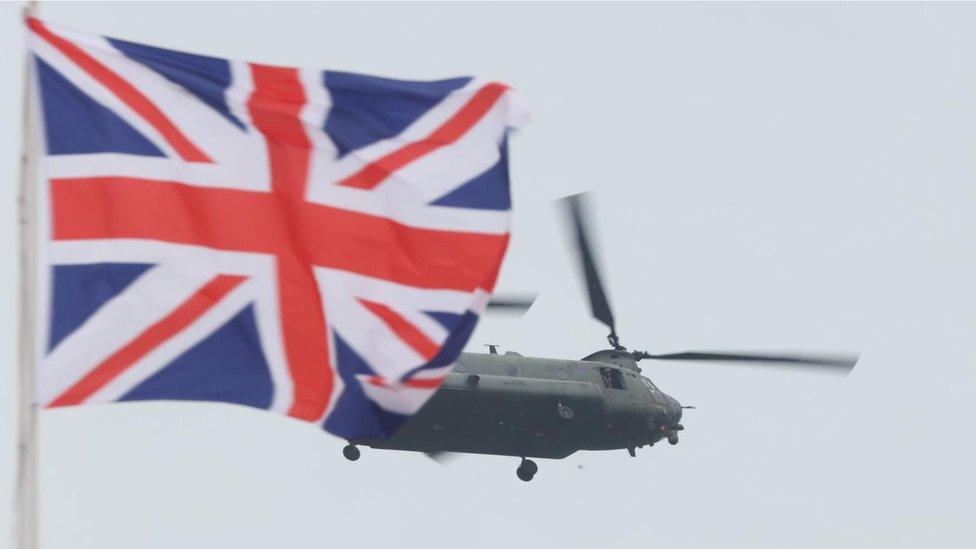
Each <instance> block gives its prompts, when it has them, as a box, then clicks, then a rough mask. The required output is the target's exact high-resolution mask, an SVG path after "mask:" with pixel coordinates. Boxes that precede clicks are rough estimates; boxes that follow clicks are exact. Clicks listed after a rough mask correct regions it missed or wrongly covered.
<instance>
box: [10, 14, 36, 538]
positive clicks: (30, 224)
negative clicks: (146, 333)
mask: <svg viewBox="0 0 976 549" xmlns="http://www.w3.org/2000/svg"><path fill="white" fill-rule="evenodd" d="M36 15H37V2H36V1H32V2H27V3H26V5H25V6H24V10H23V16H24V19H25V20H26V18H28V17H34V16H36ZM31 78H33V70H32V69H31V58H30V56H29V55H27V56H25V59H24V91H23V94H24V96H23V118H22V120H23V127H22V131H23V135H22V141H21V147H22V148H21V158H20V160H21V167H20V169H21V171H20V349H19V352H20V361H19V362H20V364H19V370H20V414H19V425H18V435H17V465H18V470H17V496H16V501H15V503H14V515H15V517H16V519H15V520H16V521H17V523H16V536H17V548H18V549H37V547H38V536H37V405H36V404H35V402H34V394H35V393H34V375H35V364H34V363H35V357H36V353H35V342H34V327H35V318H34V317H35V314H36V312H35V306H36V303H37V301H36V297H35V294H36V291H37V282H36V281H37V259H36V258H37V219H36V217H37V215H36V212H37V187H36V180H37V158H36V151H35V150H34V147H35V145H36V142H35V139H36V137H37V135H36V131H37V128H36V120H35V118H36V117H35V113H34V109H35V108H36V106H35V105H34V101H33V100H32V95H31V86H30V79H31Z"/></svg>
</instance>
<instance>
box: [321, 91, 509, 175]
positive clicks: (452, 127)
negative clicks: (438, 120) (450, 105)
mask: <svg viewBox="0 0 976 549" xmlns="http://www.w3.org/2000/svg"><path fill="white" fill-rule="evenodd" d="M507 89H508V88H507V87H506V86H505V85H504V84H499V83H498V82H492V83H490V84H487V85H486V86H485V87H483V88H481V89H480V90H478V92H477V93H475V94H474V97H472V98H471V100H470V101H468V102H467V103H465V105H464V106H463V107H461V109H460V110H458V111H457V112H456V113H454V116H452V117H451V118H450V119H448V120H447V122H444V123H443V124H441V126H440V127H439V128H437V129H436V130H434V132H433V133H431V134H430V135H428V136H427V137H426V138H424V139H422V140H420V141H415V142H413V143H410V144H408V145H405V146H403V147H401V148H400V149H397V150H395V151H393V152H391V153H389V154H387V155H386V156H383V157H382V158H379V159H378V160H374V161H373V162H372V163H370V164H368V165H366V166H364V167H363V168H362V169H361V170H359V171H358V172H356V173H354V174H352V175H351V176H349V177H347V178H346V179H343V180H342V181H340V182H339V185H344V186H347V187H355V188H357V189H373V188H375V187H376V186H377V185H379V184H380V183H382V182H383V181H384V180H385V179H386V178H387V177H389V176H390V174H392V173H393V172H395V171H397V170H399V169H400V168H402V167H404V166H406V165H407V164H409V163H411V162H413V161H414V160H417V159H418V158H420V157H422V156H424V155H427V154H430V153H432V152H434V151H436V150H437V149H439V148H441V147H444V146H446V145H450V144H451V143H454V142H455V141H457V140H458V139H460V138H461V136H462V135H464V134H465V133H467V131H468V130H470V129H471V128H472V127H473V126H474V125H475V124H477V123H478V121H479V120H481V118H482V117H484V115H485V114H486V113H487V112H488V111H489V110H491V108H492V106H494V105H495V103H496V102H497V101H498V99H499V98H500V97H501V96H502V94H503V93H505V91H506V90H507Z"/></svg>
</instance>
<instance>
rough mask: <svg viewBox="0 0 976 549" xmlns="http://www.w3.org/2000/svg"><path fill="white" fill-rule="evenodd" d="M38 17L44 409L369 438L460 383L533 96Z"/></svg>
mask: <svg viewBox="0 0 976 549" xmlns="http://www.w3.org/2000/svg"><path fill="white" fill-rule="evenodd" d="M27 25H28V28H29V38H28V40H29V50H30V53H31V56H32V62H33V74H34V78H33V82H32V86H34V92H33V93H34V95H35V97H37V98H38V100H39V105H40V106H39V112H40V118H41V120H42V122H41V132H42V134H43V136H44V144H45V150H44V151H42V153H41V155H42V156H41V159H40V172H41V177H40V179H41V181H40V183H39V188H38V191H39V197H40V199H39V202H40V207H39V211H38V212H37V216H38V227H39V233H40V237H39V242H40V243H39V245H38V247H39V249H38V250H36V251H37V260H38V265H39V268H38V271H39V280H37V281H36V283H37V287H38V288H39V291H38V300H39V303H38V311H39V315H38V316H39V320H38V321H37V325H36V327H35V328H36V331H37V334H36V336H37V337H36V339H37V340H38V341H40V344H39V346H40V347H42V348H41V349H39V350H38V355H39V356H38V360H37V370H36V399H37V403H38V405H40V406H41V407H61V406H71V405H80V404H91V403H106V402H120V401H140V400H193V401H216V402H226V403H234V404H241V405H246V406H251V407H255V408H261V409H266V410H269V411H272V412H275V413H279V414H284V415H288V416H291V417H294V418H298V419H301V420H305V421H308V422H313V423H316V424H318V425H320V426H322V427H323V428H324V429H326V430H327V431H329V432H331V433H334V434H336V435H338V436H341V437H344V438H347V439H355V438H361V437H384V436H388V435H390V434H391V433H392V432H393V431H394V430H395V429H396V428H397V427H398V426H399V425H400V424H402V423H403V422H404V421H405V420H406V419H408V418H409V416H410V415H411V414H412V413H414V412H416V411H417V410H418V409H419V408H420V406H421V405H422V404H423V403H424V402H425V401H426V400H427V399H428V398H429V397H430V396H431V395H432V394H433V393H434V392H435V391H436V390H437V387H438V386H439V384H440V383H441V381H442V380H443V379H444V377H445V376H446V375H447V373H448V372H449V371H450V369H451V367H452V364H453V363H454V361H455V360H456V359H457V357H458V355H459V353H460V352H461V349H462V348H463V347H464V345H465V342H466V341H467V340H468V338H469V337H470V335H471V332H472V330H473V329H474V327H475V324H476V322H477V320H478V316H479V315H480V314H481V313H482V312H483V310H484V307H485V304H486V302H487V298H488V296H489V294H490V292H491V290H492V288H493V286H494V284H495V279H496V277H497V275H498V270H499V268H500V266H501V262H502V258H503V256H504V254H505V249H506V246H507V244H508V240H509V219H510V210H511V198H510V191H509V181H508V160H507V139H506V135H507V131H508V129H510V128H513V127H517V126H518V125H520V124H521V123H522V122H523V121H524V120H525V118H526V112H525V111H524V109H523V108H522V107H521V103H520V102H519V100H518V98H517V97H516V96H515V95H514V93H513V91H512V90H511V89H509V88H508V87H507V86H505V85H504V84H500V83H498V82H493V81H489V80H483V79H479V78H470V77H464V78H451V79H447V80H437V81H407V80H395V79H389V78H380V77H375V76H366V75H362V74H353V73H347V72H337V71H315V70H305V69H294V68H286V67H279V66H270V65H264V64H258V63H247V62H240V61H234V60H229V59H220V58H216V57H209V56H204V55H197V54H190V53H183V52H178V51H172V50H167V49H162V48H158V47H154V46H148V45H143V44H137V43H133V42H128V41H124V40H118V39H114V38H106V37H102V36H97V35H90V34H85V33H79V32H76V31H72V30H69V29H64V28H61V27H57V26H54V25H50V24H48V23H46V22H42V21H40V20H38V19H33V18H32V19H28V22H27Z"/></svg>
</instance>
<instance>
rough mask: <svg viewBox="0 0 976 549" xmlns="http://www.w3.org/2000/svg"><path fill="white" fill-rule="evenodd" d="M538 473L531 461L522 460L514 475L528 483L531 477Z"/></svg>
mask: <svg viewBox="0 0 976 549" xmlns="http://www.w3.org/2000/svg"><path fill="white" fill-rule="evenodd" d="M538 472H539V466H538V465H536V464H535V462H534V461H532V460H531V459H523V460H522V464H521V465H519V466H518V469H516V470H515V475H516V476H518V478H520V479H522V480H524V481H525V482H528V481H530V480H532V477H534V476H535V474H536V473H538Z"/></svg>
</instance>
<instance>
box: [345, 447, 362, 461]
mask: <svg viewBox="0 0 976 549" xmlns="http://www.w3.org/2000/svg"><path fill="white" fill-rule="evenodd" d="M342 455H344V456H346V459H348V460H349V461H356V460H357V459H359V448H356V445H355V444H350V445H348V446H346V447H345V448H343V449H342Z"/></svg>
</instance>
